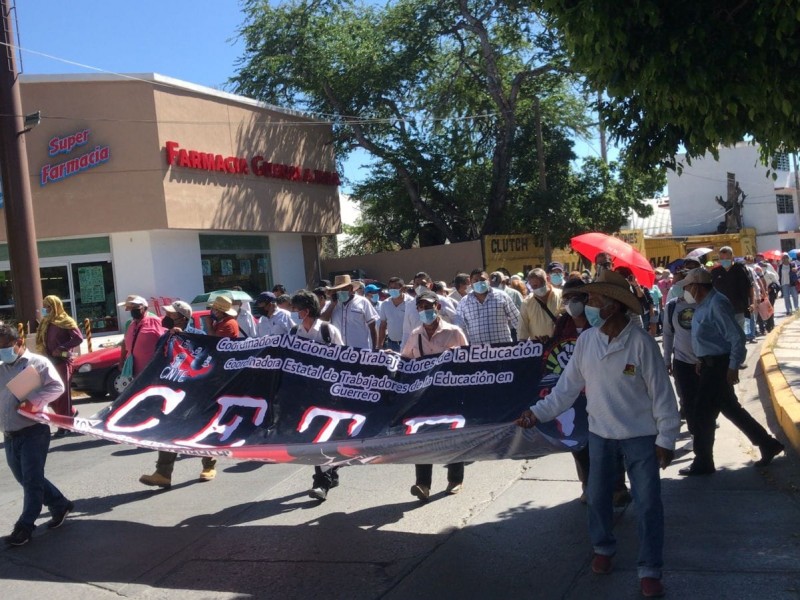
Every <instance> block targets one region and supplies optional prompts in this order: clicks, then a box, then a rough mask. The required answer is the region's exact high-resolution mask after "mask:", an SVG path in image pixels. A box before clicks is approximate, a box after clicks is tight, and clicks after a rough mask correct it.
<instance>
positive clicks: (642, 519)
mask: <svg viewBox="0 0 800 600" xmlns="http://www.w3.org/2000/svg"><path fill="white" fill-rule="evenodd" d="M618 452H622V455H623V457H624V459H625V470H626V471H627V472H628V479H630V483H631V495H632V496H633V501H634V506H635V510H636V518H637V520H638V533H639V557H638V561H637V570H638V573H639V577H640V578H642V577H655V578H656V579H660V578H661V567H662V566H663V562H664V561H663V551H664V506H663V504H662V503H661V478H660V476H659V474H658V458H657V457H656V436H654V435H647V436H642V437H635V438H630V439H627V440H609V439H605V438H602V437H600V436H598V435H595V434H594V433H591V432H589V457H590V461H591V465H592V468H591V470H590V471H589V488H588V490H587V498H588V505H589V507H588V516H589V538H590V539H591V542H592V548H593V550H594V552H595V553H596V554H603V555H606V556H613V555H614V554H616V551H617V540H616V538H615V537H614V531H613V529H614V507H613V496H614V484H615V482H616V478H617V454H618Z"/></svg>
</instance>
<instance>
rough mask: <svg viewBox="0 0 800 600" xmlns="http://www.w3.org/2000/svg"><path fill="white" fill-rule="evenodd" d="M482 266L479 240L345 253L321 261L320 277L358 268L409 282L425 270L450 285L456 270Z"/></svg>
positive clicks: (382, 277)
mask: <svg viewBox="0 0 800 600" xmlns="http://www.w3.org/2000/svg"><path fill="white" fill-rule="evenodd" d="M481 267H483V253H482V251H481V242H480V240H475V241H472V242H461V243H458V244H445V245H442V246H428V247H425V248H411V249H409V250H399V251H397V252H380V253H378V254H370V255H367V256H348V257H345V258H331V259H326V260H323V261H322V274H323V277H325V278H328V274H329V273H333V272H338V271H351V270H355V269H361V270H363V271H364V272H365V274H366V277H368V278H370V279H378V280H379V281H382V282H384V283H386V281H387V280H388V279H389V277H402V278H403V279H404V280H405V281H406V283H410V281H411V279H412V278H413V277H414V275H415V274H416V273H417V272H419V271H425V272H426V273H428V275H430V276H431V277H432V278H433V279H434V280H436V281H439V280H443V281H445V282H447V284H448V285H449V284H450V282H451V281H452V280H453V277H454V276H455V275H456V274H457V273H469V272H470V271H471V270H472V269H475V268H481Z"/></svg>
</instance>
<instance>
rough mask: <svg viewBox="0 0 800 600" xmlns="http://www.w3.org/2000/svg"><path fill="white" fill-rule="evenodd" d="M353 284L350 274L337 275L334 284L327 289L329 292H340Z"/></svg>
mask: <svg viewBox="0 0 800 600" xmlns="http://www.w3.org/2000/svg"><path fill="white" fill-rule="evenodd" d="M351 285H353V282H352V281H350V275H337V276H336V277H335V278H334V280H333V285H332V286H330V287H326V288H325V289H326V290H328V291H329V292H338V291H339V290H343V289H344V288H346V287H348V286H351Z"/></svg>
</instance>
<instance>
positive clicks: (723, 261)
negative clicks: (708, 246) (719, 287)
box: [719, 258, 733, 269]
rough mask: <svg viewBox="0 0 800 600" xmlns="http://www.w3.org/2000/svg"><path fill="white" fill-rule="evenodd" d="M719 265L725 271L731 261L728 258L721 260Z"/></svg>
mask: <svg viewBox="0 0 800 600" xmlns="http://www.w3.org/2000/svg"><path fill="white" fill-rule="evenodd" d="M719 264H721V265H722V268H723V269H727V268H729V267H730V266H731V265H732V264H733V261H732V260H731V259H730V258H721V259H720V261H719Z"/></svg>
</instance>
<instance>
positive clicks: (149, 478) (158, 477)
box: [139, 473, 172, 488]
mask: <svg viewBox="0 0 800 600" xmlns="http://www.w3.org/2000/svg"><path fill="white" fill-rule="evenodd" d="M139 483H143V484H145V485H151V486H155V487H162V488H168V487H170V486H171V485H172V479H171V478H169V477H165V476H164V475H162V474H161V473H153V474H152V475H142V476H141V477H139Z"/></svg>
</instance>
